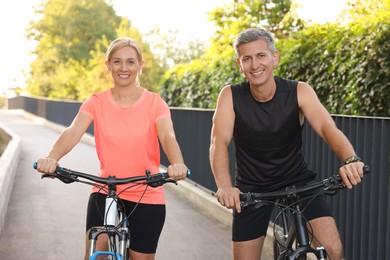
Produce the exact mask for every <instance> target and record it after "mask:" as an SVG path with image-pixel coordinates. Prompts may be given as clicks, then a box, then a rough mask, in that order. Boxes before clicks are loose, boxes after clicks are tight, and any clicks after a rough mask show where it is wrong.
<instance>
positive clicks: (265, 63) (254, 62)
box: [237, 39, 279, 86]
mask: <svg viewBox="0 0 390 260" xmlns="http://www.w3.org/2000/svg"><path fill="white" fill-rule="evenodd" d="M238 54H239V57H238V58H237V63H238V65H239V66H240V69H241V71H242V73H244V75H245V77H246V78H247V79H248V81H249V83H250V84H251V86H260V85H263V84H264V83H266V82H268V80H270V79H271V78H272V79H273V69H274V68H275V67H276V66H277V64H278V60H279V53H278V52H274V53H271V51H270V50H269V48H268V44H267V42H266V41H265V40H262V39H259V40H256V41H253V42H249V43H245V44H242V45H240V47H238Z"/></svg>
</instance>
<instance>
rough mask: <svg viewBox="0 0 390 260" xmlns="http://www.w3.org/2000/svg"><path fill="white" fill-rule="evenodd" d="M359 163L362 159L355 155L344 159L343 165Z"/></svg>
mask: <svg viewBox="0 0 390 260" xmlns="http://www.w3.org/2000/svg"><path fill="white" fill-rule="evenodd" d="M361 161H362V159H360V157H359V156H357V155H356V154H355V155H352V156H351V157H348V158H347V159H345V162H344V165H345V164H349V163H353V162H361Z"/></svg>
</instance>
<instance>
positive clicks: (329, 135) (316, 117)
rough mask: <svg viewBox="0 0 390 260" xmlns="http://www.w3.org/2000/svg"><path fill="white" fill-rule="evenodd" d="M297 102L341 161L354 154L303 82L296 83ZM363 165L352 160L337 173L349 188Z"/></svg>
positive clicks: (359, 180)
mask: <svg viewBox="0 0 390 260" xmlns="http://www.w3.org/2000/svg"><path fill="white" fill-rule="evenodd" d="M298 103H299V108H300V111H301V113H302V114H301V116H304V117H305V118H306V119H307V121H308V122H309V124H310V125H311V127H312V128H313V130H314V131H315V132H316V133H317V134H318V135H319V136H320V137H321V138H322V139H323V140H324V142H325V143H326V144H327V145H328V146H329V147H330V148H331V149H332V151H333V152H334V153H335V154H336V155H337V156H338V157H339V159H340V160H341V161H342V162H343V163H344V162H345V161H346V159H347V158H349V157H351V156H353V155H355V154H356V153H355V150H354V148H353V146H352V144H351V143H350V142H349V140H348V138H347V137H346V136H345V135H344V133H343V132H342V131H341V130H339V129H338V128H337V126H336V124H335V122H334V120H333V119H332V117H331V116H330V114H329V112H328V111H327V110H326V108H325V107H324V106H323V105H322V104H321V102H320V101H319V99H318V97H317V94H316V93H315V92H314V90H313V89H312V88H311V87H310V86H309V85H308V84H306V83H304V82H299V84H298ZM363 166H364V164H363V163H362V162H353V163H350V164H346V165H343V166H342V167H340V169H339V174H340V176H341V178H342V179H343V181H344V183H345V185H346V186H347V187H348V188H349V189H351V188H352V185H356V184H358V183H360V182H361V178H362V176H363Z"/></svg>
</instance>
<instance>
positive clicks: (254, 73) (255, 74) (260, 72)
mask: <svg viewBox="0 0 390 260" xmlns="http://www.w3.org/2000/svg"><path fill="white" fill-rule="evenodd" d="M264 71H265V69H262V70H257V71H253V72H251V74H252V75H253V76H259V75H261V74H263V72H264Z"/></svg>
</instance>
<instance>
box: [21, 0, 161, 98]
mask: <svg viewBox="0 0 390 260" xmlns="http://www.w3.org/2000/svg"><path fill="white" fill-rule="evenodd" d="M36 12H37V13H38V14H41V17H42V18H41V19H40V20H38V21H33V22H31V24H30V27H29V29H28V30H27V32H28V36H29V37H30V38H31V39H34V40H36V41H38V46H37V47H36V50H35V54H36V57H37V58H36V59H35V60H34V61H32V62H31V64H30V68H31V72H30V75H29V78H28V79H27V84H28V87H27V91H28V92H29V93H30V94H32V95H37V96H45V97H51V98H59V99H71V100H79V101H83V100H85V99H86V98H88V97H90V96H91V94H92V93H93V92H96V91H102V90H105V89H107V88H109V87H111V85H112V80H111V76H110V74H109V72H108V71H107V69H106V67H105V52H106V50H107V47H108V46H109V44H110V42H111V41H112V40H114V39H115V38H117V37H122V36H128V37H132V38H134V39H135V40H136V41H137V42H138V43H139V44H140V46H141V48H142V49H143V55H144V59H145V65H144V68H143V74H142V76H141V83H142V85H143V86H144V87H146V88H148V89H151V90H157V89H158V82H159V81H160V78H161V76H162V74H163V71H162V69H161V68H160V67H159V66H158V65H157V64H156V63H157V62H158V61H157V60H156V59H155V58H154V55H153V53H152V52H151V49H150V47H149V45H148V44H147V43H146V42H144V41H143V39H142V36H141V34H140V33H139V31H138V30H137V29H136V28H134V27H132V26H131V24H130V21H129V20H127V19H125V18H122V17H119V16H117V15H116V14H115V11H114V9H113V7H112V6H111V5H110V4H107V2H106V1H104V0H81V1H80V0H48V1H47V2H46V3H45V4H43V5H41V6H40V8H39V9H37V10H36ZM156 65H157V66H156Z"/></svg>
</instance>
